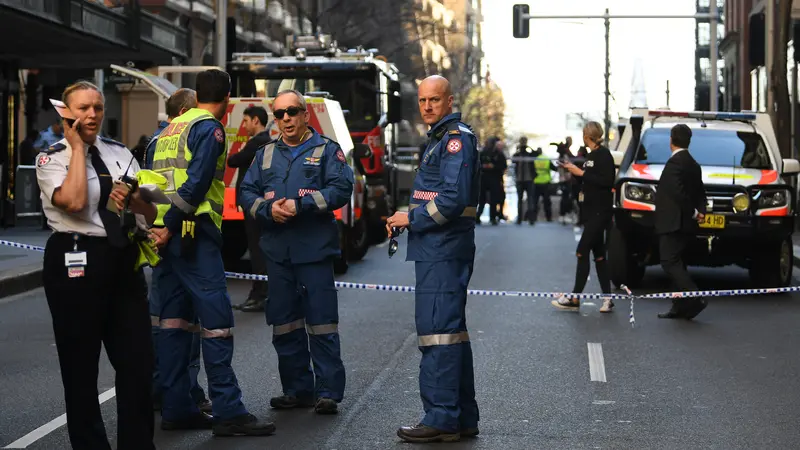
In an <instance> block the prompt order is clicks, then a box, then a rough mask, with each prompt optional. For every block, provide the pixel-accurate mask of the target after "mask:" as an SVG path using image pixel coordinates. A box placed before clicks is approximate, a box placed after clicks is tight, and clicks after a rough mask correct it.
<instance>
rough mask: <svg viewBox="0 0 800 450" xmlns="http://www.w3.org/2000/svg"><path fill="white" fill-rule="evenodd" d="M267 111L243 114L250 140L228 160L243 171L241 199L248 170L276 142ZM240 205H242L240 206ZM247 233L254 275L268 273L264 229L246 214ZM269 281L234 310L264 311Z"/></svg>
mask: <svg viewBox="0 0 800 450" xmlns="http://www.w3.org/2000/svg"><path fill="white" fill-rule="evenodd" d="M268 118H269V116H268V115H267V110H266V109H264V108H262V107H261V106H250V107H248V108H247V109H245V110H244V113H243V115H242V125H244V128H245V131H246V132H247V134H248V136H250V139H248V140H247V143H246V144H245V145H244V148H243V149H241V150H240V151H239V152H238V153H235V154H233V155H231V157H230V158H228V167H235V168H238V169H239V176H238V178H237V179H236V196H237V197H238V196H239V187H240V186H241V184H242V180H244V175H245V173H247V168H248V167H250V164H251V163H252V162H253V158H255V157H256V152H257V151H258V149H259V148H261V147H263V146H265V145H267V144H269V143H270V142H271V141H272V139H271V138H270V137H269V129H268V128H269V127H268V125H269V124H268V122H267V121H268ZM237 204H238V203H237ZM244 225H245V232H246V233H247V248H248V250H249V251H250V264H251V265H252V269H253V273H255V274H258V275H266V274H267V261H266V257H265V256H264V252H263V251H262V250H261V247H260V246H259V245H258V241H259V239H260V238H261V229H260V228H259V226H258V224H257V223H256V221H255V219H253V218H252V217H250V215H249V214H245V215H244ZM267 290H268V286H267V282H266V281H253V286H252V288H251V289H250V293H249V294H248V295H247V300H245V301H244V302H243V303H241V304H238V305H233V308H235V309H240V310H242V311H244V312H257V311H264V305H265V304H266V300H267Z"/></svg>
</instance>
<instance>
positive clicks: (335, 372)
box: [240, 90, 354, 414]
mask: <svg viewBox="0 0 800 450" xmlns="http://www.w3.org/2000/svg"><path fill="white" fill-rule="evenodd" d="M272 108H273V109H272V113H273V115H274V116H275V121H276V123H277V124H278V128H279V129H280V131H281V135H280V136H279V137H278V139H277V140H276V141H275V142H272V143H270V144H267V145H266V146H265V147H264V148H262V149H260V150H259V151H258V152H257V153H256V158H255V160H254V161H253V164H252V165H251V166H250V169H249V170H248V171H247V174H246V175H245V178H244V180H243V181H242V188H241V200H240V202H241V203H240V205H241V206H242V208H243V209H244V210H245V211H246V212H247V213H248V214H250V216H251V217H253V218H255V219H256V220H257V221H258V222H259V223H260V225H261V227H262V228H263V234H262V238H261V244H262V246H263V249H264V252H265V253H266V256H267V272H269V276H270V300H269V302H267V310H266V316H267V324H268V325H272V345H273V346H274V347H275V351H276V352H277V354H278V370H279V371H280V375H281V385H282V387H283V395H282V396H279V397H274V398H272V399H271V400H270V405H271V406H272V407H273V408H276V409H290V408H297V407H310V406H314V410H315V411H316V412H317V413H319V414H335V413H336V412H337V408H338V406H337V404H338V403H339V402H341V401H342V398H343V397H344V387H345V370H344V364H343V363H342V358H341V350H340V342H339V327H338V323H339V311H338V299H337V295H336V288H335V287H334V279H333V262H334V260H335V259H336V258H338V257H339V256H340V253H341V251H340V249H339V238H338V229H337V226H336V220H335V218H334V216H333V211H335V210H337V209H339V208H341V207H343V206H344V205H346V204H347V202H348V201H349V200H350V196H351V194H352V192H353V183H354V178H353V170H352V168H351V167H350V166H349V165H348V164H347V159H346V158H345V156H344V153H343V152H342V149H341V147H339V144H337V143H336V142H334V141H332V140H330V139H329V138H327V137H325V136H323V135H320V134H319V133H318V132H317V131H316V130H314V129H313V128H311V127H309V126H308V120H309V119H310V114H309V111H308V108H307V107H306V102H305V99H304V98H303V96H302V94H300V93H299V92H297V91H293V90H287V91H282V92H279V93H278V95H277V96H276V97H275V101H274V103H273V105H272ZM309 348H310V349H311V354H310V358H309ZM309 361H311V362H313V364H314V373H313V374H312V372H311V368H310V364H309Z"/></svg>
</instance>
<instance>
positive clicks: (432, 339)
mask: <svg viewBox="0 0 800 450" xmlns="http://www.w3.org/2000/svg"><path fill="white" fill-rule="evenodd" d="M462 342H469V333H468V332H466V331H462V332H460V333H454V334H428V335H424V336H419V346H420V347H431V346H434V345H453V344H460V343H462Z"/></svg>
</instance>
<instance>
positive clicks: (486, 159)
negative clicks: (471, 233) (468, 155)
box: [476, 138, 508, 225]
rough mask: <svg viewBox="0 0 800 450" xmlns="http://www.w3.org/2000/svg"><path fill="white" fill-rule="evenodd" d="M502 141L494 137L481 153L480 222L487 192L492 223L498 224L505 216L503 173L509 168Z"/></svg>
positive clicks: (478, 219) (478, 218)
mask: <svg viewBox="0 0 800 450" xmlns="http://www.w3.org/2000/svg"><path fill="white" fill-rule="evenodd" d="M503 145H504V144H502V141H501V140H500V139H497V138H492V139H490V140H489V141H488V142H487V145H486V148H484V150H483V152H481V153H480V160H481V168H482V172H481V174H482V176H481V181H480V186H481V187H480V189H481V193H480V196H481V197H480V199H479V200H480V206H481V210H480V211H478V213H479V214H478V217H477V219H476V220H477V221H478V222H480V213H482V212H483V205H484V204H485V202H486V200H487V199H486V194H487V193H488V194H489V198H488V201H489V208H490V209H489V221H490V222H491V224H492V225H497V224H498V222H499V221H500V219H502V218H504V216H503V199H504V198H505V187H504V186H503V174H505V172H506V169H507V168H508V162H507V161H506V155H505V153H503V150H502V148H503Z"/></svg>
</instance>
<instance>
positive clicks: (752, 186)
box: [608, 110, 800, 288]
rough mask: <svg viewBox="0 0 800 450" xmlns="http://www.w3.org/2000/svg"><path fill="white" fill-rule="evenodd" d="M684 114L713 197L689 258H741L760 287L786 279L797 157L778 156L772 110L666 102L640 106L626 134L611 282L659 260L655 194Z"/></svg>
mask: <svg viewBox="0 0 800 450" xmlns="http://www.w3.org/2000/svg"><path fill="white" fill-rule="evenodd" d="M679 123H682V124H686V125H688V126H689V127H690V128H691V130H692V140H691V144H690V145H689V149H688V151H689V153H690V154H691V155H692V157H694V159H695V160H696V161H697V162H698V164H699V165H700V167H701V169H702V174H703V184H704V189H705V195H706V198H707V205H706V208H707V214H706V217H705V221H704V222H703V223H702V224H700V225H699V227H698V228H697V230H696V233H695V239H694V240H693V241H692V244H691V245H690V246H689V248H688V249H687V254H686V255H685V257H684V260H685V261H686V263H687V265H691V266H706V267H721V266H726V265H737V266H740V267H743V268H746V269H748V271H749V274H750V278H751V280H752V282H753V283H754V284H755V285H756V286H758V287H767V288H768V287H783V286H788V285H789V284H790V283H791V277H792V267H793V261H792V258H793V245H792V233H793V231H794V226H795V217H796V210H795V206H796V204H797V201H796V198H795V197H796V194H795V190H794V188H793V187H792V185H791V184H790V181H791V178H792V177H796V176H797V173H798V172H800V163H798V161H797V160H795V159H784V158H782V157H781V153H780V151H779V150H778V144H777V140H776V138H775V132H774V128H773V127H772V123H771V120H770V118H769V116H768V115H767V114H764V113H752V112H742V113H725V112H673V111H667V110H657V111H650V110H634V111H633V114H632V115H631V118H630V120H629V122H628V124H626V125H625V130H624V132H623V135H622V137H621V139H620V143H619V147H618V150H620V151H623V152H624V156H623V159H622V162H621V164H620V169H619V173H618V175H617V179H616V182H615V193H614V223H613V226H612V229H611V230H610V233H609V236H608V259H609V263H610V266H611V275H612V276H611V278H612V281H613V282H614V284H616V285H617V286H619V285H621V284H626V285H628V286H631V287H634V286H637V285H638V284H639V283H640V282H641V279H642V277H643V276H644V272H645V270H646V267H647V266H650V265H657V264H659V263H660V259H659V253H658V236H656V235H655V233H654V219H655V214H656V210H655V209H656V208H655V197H656V195H657V191H658V181H659V178H660V176H661V172H662V171H663V170H664V166H665V164H666V163H667V160H668V159H669V157H670V155H671V150H670V145H669V143H670V129H671V128H672V127H673V126H675V125H677V124H679Z"/></svg>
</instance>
